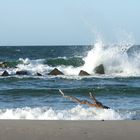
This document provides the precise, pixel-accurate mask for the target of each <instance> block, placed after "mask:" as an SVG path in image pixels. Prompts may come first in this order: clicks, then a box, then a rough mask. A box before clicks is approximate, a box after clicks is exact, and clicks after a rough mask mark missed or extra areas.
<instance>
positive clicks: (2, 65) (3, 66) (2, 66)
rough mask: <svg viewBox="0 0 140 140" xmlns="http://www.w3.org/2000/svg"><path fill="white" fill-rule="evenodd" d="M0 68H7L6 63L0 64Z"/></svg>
mask: <svg viewBox="0 0 140 140" xmlns="http://www.w3.org/2000/svg"><path fill="white" fill-rule="evenodd" d="M0 67H1V68H7V67H8V65H7V63H6V62H0Z"/></svg>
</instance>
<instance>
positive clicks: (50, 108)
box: [0, 44, 140, 120]
mask: <svg viewBox="0 0 140 140" xmlns="http://www.w3.org/2000/svg"><path fill="white" fill-rule="evenodd" d="M0 61H1V62H6V64H7V67H6V68H0V72H1V73H3V71H4V70H7V71H8V73H9V74H10V75H9V76H1V77H0V119H41V120H42V119H43V120H44V119H45V120H48V119H52V120H65V119H66V120H89V119H90V120H102V119H105V120H110V119H111V120H117V119H121V120H122V119H130V120H133V119H138V120H139V119H140V93H139V92H140V48H139V46H101V45H100V44H95V46H12V47H6V46H1V47H0ZM99 64H103V65H104V67H105V74H103V75H98V74H95V73H94V68H95V67H96V66H97V65H99ZM54 68H58V69H59V70H61V71H62V72H63V73H64V74H65V75H62V76H49V75H48V73H49V72H50V71H51V70H53V69H54ZM19 70H26V71H27V72H28V75H20V76H19V75H16V71H19ZM80 70H85V71H87V72H88V73H90V74H91V75H90V76H85V77H82V76H78V73H79V71H80ZM37 73H40V74H42V76H37ZM58 89H62V90H63V91H64V92H65V93H66V94H67V95H72V96H75V97H78V98H79V99H81V100H82V99H87V100H89V101H91V102H92V100H91V99H90V98H89V95H88V93H89V92H92V93H94V95H95V96H96V98H97V99H98V100H99V101H100V102H102V103H103V104H104V105H106V106H109V107H110V108H111V109H109V110H106V109H96V108H89V107H88V106H86V105H78V104H77V103H75V102H73V101H70V100H69V99H65V98H63V97H62V96H61V95H60V93H59V92H58Z"/></svg>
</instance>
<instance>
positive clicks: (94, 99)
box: [89, 92, 98, 103]
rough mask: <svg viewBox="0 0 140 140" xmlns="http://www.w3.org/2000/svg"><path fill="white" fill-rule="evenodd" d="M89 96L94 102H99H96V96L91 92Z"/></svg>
mask: <svg viewBox="0 0 140 140" xmlns="http://www.w3.org/2000/svg"><path fill="white" fill-rule="evenodd" d="M89 96H90V98H91V99H93V101H94V102H95V103H96V102H98V101H97V100H96V98H95V97H94V95H92V93H91V92H89Z"/></svg>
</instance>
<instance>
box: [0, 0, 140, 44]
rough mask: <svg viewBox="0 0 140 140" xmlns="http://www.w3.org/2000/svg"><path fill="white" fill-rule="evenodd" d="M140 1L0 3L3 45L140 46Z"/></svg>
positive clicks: (29, 0)
mask: <svg viewBox="0 0 140 140" xmlns="http://www.w3.org/2000/svg"><path fill="white" fill-rule="evenodd" d="M139 7H140V1H138V0H0V45H73V44H92V43H93V42H94V41H95V40H96V38H97V36H100V37H101V38H103V40H105V41H106V42H112V43H113V42H114V43H115V42H119V41H121V40H126V41H129V40H130V41H132V40H133V41H134V42H135V44H140V27H139V26H140V18H139V15H140V8H139Z"/></svg>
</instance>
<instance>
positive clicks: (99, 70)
mask: <svg viewBox="0 0 140 140" xmlns="http://www.w3.org/2000/svg"><path fill="white" fill-rule="evenodd" d="M94 72H95V73H97V74H105V70H104V65H103V64H101V65H99V66H97V67H96V68H95V69H94Z"/></svg>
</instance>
